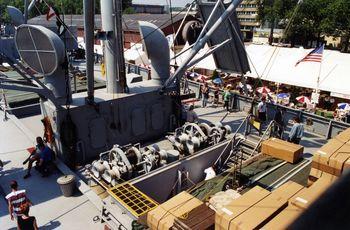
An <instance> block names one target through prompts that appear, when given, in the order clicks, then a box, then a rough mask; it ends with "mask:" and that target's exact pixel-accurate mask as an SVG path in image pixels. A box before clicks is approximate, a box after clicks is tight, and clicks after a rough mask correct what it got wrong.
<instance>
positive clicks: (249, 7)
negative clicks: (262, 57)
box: [208, 0, 260, 41]
mask: <svg viewBox="0 0 350 230" xmlns="http://www.w3.org/2000/svg"><path fill="white" fill-rule="evenodd" d="M208 1H209V2H216V0H208ZM258 1H259V0H244V1H242V3H241V4H240V5H239V6H238V7H237V9H236V12H237V17H238V20H239V23H240V25H241V31H242V33H243V35H244V38H245V40H249V41H251V40H252V39H253V33H254V30H255V29H256V28H260V22H259V21H258V19H257V18H258V7H259V6H258Z"/></svg>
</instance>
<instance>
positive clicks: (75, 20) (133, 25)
mask: <svg viewBox="0 0 350 230" xmlns="http://www.w3.org/2000/svg"><path fill="white" fill-rule="evenodd" d="M184 17H185V13H181V14H176V15H173V17H172V20H171V17H170V14H125V15H123V21H122V24H123V34H124V47H125V48H129V47H130V46H131V44H132V43H139V42H141V36H140V32H139V24H138V22H139V21H147V22H151V23H153V24H155V25H156V26H157V27H159V28H160V29H161V30H162V31H163V32H164V34H165V36H167V35H170V34H173V33H175V32H176V31H177V30H178V29H179V26H180V24H181V21H182V20H183V19H184ZM191 20H196V19H195V17H193V16H192V15H187V17H186V19H185V21H191ZM28 23H29V24H34V25H42V26H45V27H49V28H50V27H55V26H56V19H55V18H52V19H51V20H50V21H47V20H46V15H41V16H38V17H35V18H32V19H30V20H28ZM65 23H66V24H67V25H68V26H75V27H76V28H77V37H84V16H83V15H65ZM101 29H102V27H101V15H95V30H101ZM174 31H175V32H174ZM180 34H181V33H180ZM180 37H181V36H179V40H180V41H179V40H178V43H177V44H182V43H183V41H182V38H180ZM96 44H99V41H96Z"/></svg>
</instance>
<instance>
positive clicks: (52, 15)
mask: <svg viewBox="0 0 350 230" xmlns="http://www.w3.org/2000/svg"><path fill="white" fill-rule="evenodd" d="M54 16H56V12H55V10H54V9H53V8H52V7H51V6H49V11H48V12H47V14H46V20H47V21H49V20H50V19H51V18H52V17H54Z"/></svg>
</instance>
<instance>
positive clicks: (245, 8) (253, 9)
mask: <svg viewBox="0 0 350 230" xmlns="http://www.w3.org/2000/svg"><path fill="white" fill-rule="evenodd" d="M236 11H237V17H238V20H239V22H240V24H241V30H242V32H243V33H244V37H245V39H247V40H251V39H252V38H253V33H254V30H255V29H257V28H260V26H261V24H260V22H259V21H258V1H257V0H251V1H249V0H248V1H242V3H241V4H240V5H239V6H238V7H237V10H236Z"/></svg>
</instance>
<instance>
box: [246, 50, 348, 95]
mask: <svg viewBox="0 0 350 230" xmlns="http://www.w3.org/2000/svg"><path fill="white" fill-rule="evenodd" d="M246 50H247V52H248V55H249V57H250V65H251V69H252V72H251V73H247V76H250V77H254V78H256V77H258V76H260V77H261V79H263V80H267V81H272V82H278V83H284V84H289V85H295V86H300V87H306V88H314V89H316V88H317V78H318V75H319V73H320V81H319V87H318V88H319V89H320V90H323V91H328V92H331V93H333V94H342V95H350V90H349V85H350V64H349V63H350V54H346V53H340V52H339V51H333V50H325V51H324V54H323V62H322V66H321V68H320V63H315V62H301V63H300V64H299V65H297V66H295V64H296V62H297V61H298V60H300V59H301V58H303V57H304V56H305V55H307V54H308V53H309V52H310V51H311V50H312V49H303V48H286V47H275V46H268V45H254V44H251V45H248V46H246ZM252 64H254V66H255V69H256V70H257V73H256V72H255V70H254V67H253V66H252Z"/></svg>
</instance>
